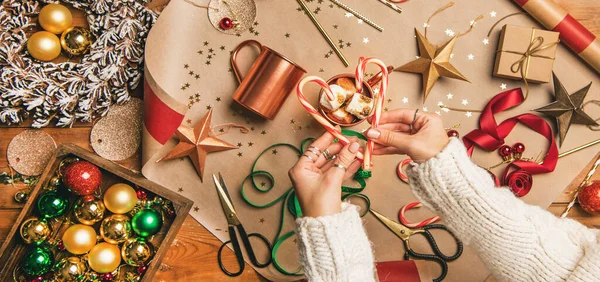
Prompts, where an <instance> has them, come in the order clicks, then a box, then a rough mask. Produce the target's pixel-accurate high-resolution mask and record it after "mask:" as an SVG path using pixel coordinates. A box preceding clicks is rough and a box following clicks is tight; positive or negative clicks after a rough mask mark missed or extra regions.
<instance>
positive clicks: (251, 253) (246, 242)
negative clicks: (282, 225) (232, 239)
mask: <svg viewBox="0 0 600 282" xmlns="http://www.w3.org/2000/svg"><path fill="white" fill-rule="evenodd" d="M237 227H238V231H239V232H240V237H242V242H243V243H244V248H246V253H247V254H248V257H249V258H250V262H251V263H252V265H254V266H256V267H258V268H264V267H267V266H268V265H269V264H271V244H270V243H269V240H267V238H265V236H263V235H262V234H259V233H250V234H246V230H245V229H244V226H242V225H241V224H240V225H238V226H237ZM250 237H256V238H259V239H260V240H261V241H262V242H263V243H264V244H265V246H266V247H267V250H268V253H269V258H268V259H267V261H266V262H264V263H260V262H258V260H257V259H256V255H255V254H254V249H253V248H252V245H251V244H250V239H249V238H250Z"/></svg>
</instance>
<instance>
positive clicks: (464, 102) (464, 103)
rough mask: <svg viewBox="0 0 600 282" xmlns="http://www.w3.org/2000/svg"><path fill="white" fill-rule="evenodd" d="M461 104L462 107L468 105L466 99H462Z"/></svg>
mask: <svg viewBox="0 0 600 282" xmlns="http://www.w3.org/2000/svg"><path fill="white" fill-rule="evenodd" d="M461 104H463V105H465V106H466V105H468V104H469V101H467V99H463V100H462V102H461Z"/></svg>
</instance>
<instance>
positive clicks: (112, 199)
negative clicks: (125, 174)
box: [104, 183, 138, 214]
mask: <svg viewBox="0 0 600 282" xmlns="http://www.w3.org/2000/svg"><path fill="white" fill-rule="evenodd" d="M137 200H138V198H137V194H136V193H135V190H134V189H133V187H131V186H129V185H127V184H124V183H117V184H114V185H113V186H110V188H108V190H106V192H104V205H105V206H106V208H107V209H108V210H109V211H111V212H113V213H116V214H124V213H128V212H129V211H130V210H131V209H133V207H135V204H136V203H137Z"/></svg>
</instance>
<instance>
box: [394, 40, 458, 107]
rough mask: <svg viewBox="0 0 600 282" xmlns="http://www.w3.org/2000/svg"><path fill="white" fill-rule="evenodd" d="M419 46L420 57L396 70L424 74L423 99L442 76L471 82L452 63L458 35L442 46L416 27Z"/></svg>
mask: <svg viewBox="0 0 600 282" xmlns="http://www.w3.org/2000/svg"><path fill="white" fill-rule="evenodd" d="M415 32H416V34H417V44H418V47H419V55H420V57H418V59H416V60H414V61H412V62H410V63H407V64H405V65H403V66H401V67H398V68H396V69H395V70H396V71H401V72H411V73H420V74H421V75H423V91H424V94H423V101H425V100H426V99H427V96H428V95H429V92H431V89H432V88H433V85H435V82H436V81H437V80H438V79H439V78H440V77H448V78H454V79H460V80H464V81H467V82H470V81H469V80H468V79H467V78H466V77H465V76H464V75H462V74H461V73H460V72H459V71H458V70H457V69H456V68H455V67H454V66H453V65H451V64H450V55H451V54H452V49H454V44H455V43H456V39H457V38H458V36H455V37H453V38H452V39H450V40H449V41H448V42H446V43H444V44H442V45H441V46H434V45H433V44H431V43H430V42H429V41H428V40H427V38H426V37H425V36H423V34H421V33H420V32H419V31H418V30H417V29H415Z"/></svg>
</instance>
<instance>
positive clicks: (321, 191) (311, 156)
mask: <svg viewBox="0 0 600 282" xmlns="http://www.w3.org/2000/svg"><path fill="white" fill-rule="evenodd" d="M334 138H335V137H334V136H333V135H331V134H330V133H328V132H325V134H323V135H322V136H321V137H319V138H318V139H317V140H315V142H313V143H312V144H311V146H310V147H309V148H308V149H307V150H306V151H305V152H304V155H302V156H301V157H300V160H298V163H296V165H295V166H294V167H292V168H291V169H290V171H289V176H290V179H291V180H292V184H293V185H294V189H295V191H296V196H297V197H298V202H300V206H301V207H302V213H303V215H304V216H308V217H319V216H327V215H333V214H336V213H339V212H340V211H341V206H342V200H341V196H342V191H341V187H342V182H344V181H345V180H347V179H350V178H351V177H352V176H353V175H354V173H355V172H356V171H357V170H358V168H360V165H361V163H360V161H358V160H357V159H356V153H357V152H358V150H359V146H360V145H359V144H358V143H357V142H356V141H353V142H352V143H350V144H348V145H346V146H343V145H342V144H341V143H332V142H333V140H334ZM315 148H316V149H315ZM325 149H327V150H328V152H329V154H330V155H331V156H335V155H337V157H336V158H335V159H334V160H326V159H325V156H324V154H323V153H322V152H323V151H325Z"/></svg>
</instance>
